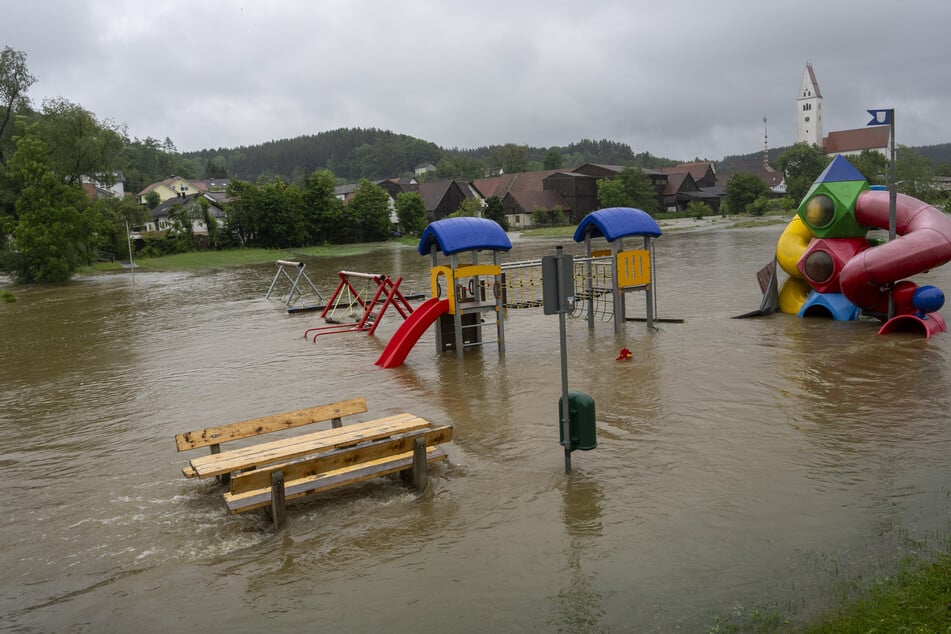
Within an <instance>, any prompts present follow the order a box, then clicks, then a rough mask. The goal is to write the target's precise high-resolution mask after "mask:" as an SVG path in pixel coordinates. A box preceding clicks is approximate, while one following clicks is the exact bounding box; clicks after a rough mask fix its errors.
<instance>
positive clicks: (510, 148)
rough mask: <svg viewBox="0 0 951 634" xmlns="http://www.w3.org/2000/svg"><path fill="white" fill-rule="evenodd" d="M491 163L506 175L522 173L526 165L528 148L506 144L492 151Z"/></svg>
mask: <svg viewBox="0 0 951 634" xmlns="http://www.w3.org/2000/svg"><path fill="white" fill-rule="evenodd" d="M492 163H493V165H494V166H495V167H498V168H500V169H501V170H502V171H503V172H504V173H506V174H517V173H518V172H524V171H525V166H526V165H527V164H528V146H527V145H515V144H514V143H507V144H505V145H503V146H500V147H497V148H494V149H493V150H492Z"/></svg>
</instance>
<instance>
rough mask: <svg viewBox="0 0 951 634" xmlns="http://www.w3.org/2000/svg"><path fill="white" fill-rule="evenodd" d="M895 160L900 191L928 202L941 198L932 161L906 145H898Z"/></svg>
mask: <svg viewBox="0 0 951 634" xmlns="http://www.w3.org/2000/svg"><path fill="white" fill-rule="evenodd" d="M896 154H897V158H896V160H895V180H896V181H897V183H896V186H897V189H898V191H900V192H901V193H903V194H907V195H909V196H913V197H915V198H917V199H918V200H921V201H924V202H926V203H929V204H931V203H936V202H938V200H939V199H940V198H941V196H940V192H939V190H938V188H937V187H936V186H935V171H934V165H932V164H931V161H929V160H928V159H926V158H925V157H923V156H922V155H920V154H916V153H915V152H913V151H912V150H910V149H909V148H907V147H905V146H904V145H899V146H898V151H897V152H896Z"/></svg>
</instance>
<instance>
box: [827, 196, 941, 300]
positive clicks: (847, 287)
mask: <svg viewBox="0 0 951 634" xmlns="http://www.w3.org/2000/svg"><path fill="white" fill-rule="evenodd" d="M895 212H896V213H895V217H896V227H895V229H896V230H895V233H896V234H897V235H898V236H900V237H899V238H898V239H896V240H893V241H892V242H889V243H887V244H882V245H879V246H877V247H873V248H871V249H866V250H865V251H862V252H861V253H859V254H858V255H857V256H855V257H854V258H852V259H851V260H849V261H848V262H847V263H846V264H845V266H843V267H842V273H841V275H840V276H839V280H840V283H841V285H842V292H843V293H844V294H845V296H846V297H847V298H848V299H849V301H851V302H852V303H853V304H855V305H856V306H858V307H859V308H864V309H869V310H873V311H877V312H885V311H886V310H887V308H888V289H887V285H889V284H891V283H892V282H895V281H898V280H901V279H903V278H906V277H909V276H911V275H916V274H918V273H921V272H923V271H927V270H928V269H932V268H936V267H938V266H941V265H942V264H944V263H946V262H948V261H949V260H951V218H949V217H948V216H947V215H945V214H944V213H942V212H941V211H940V210H938V209H936V208H935V207H932V206H931V205H928V204H926V203H923V202H921V201H920V200H918V199H916V198H912V197H911V196H906V195H904V194H898V196H897V201H896V209H895ZM888 215H889V200H888V192H885V191H864V192H862V193H861V194H859V198H858V200H857V201H856V203H855V219H856V220H858V221H859V222H860V223H861V224H863V225H865V226H870V227H878V228H880V229H887V228H888V223H889V219H888Z"/></svg>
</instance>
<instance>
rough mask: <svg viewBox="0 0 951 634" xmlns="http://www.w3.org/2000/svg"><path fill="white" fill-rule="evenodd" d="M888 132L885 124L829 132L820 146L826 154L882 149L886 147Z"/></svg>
mask: <svg viewBox="0 0 951 634" xmlns="http://www.w3.org/2000/svg"><path fill="white" fill-rule="evenodd" d="M889 134H890V130H889V127H888V126H887V125H881V126H868V127H865V128H856V129H854V130H839V131H838V132H830V133H829V136H827V137H826V138H825V139H824V140H823V142H822V146H823V149H824V150H825V152H826V154H842V153H845V152H861V151H862V150H883V149H884V148H887V147H888V137H889Z"/></svg>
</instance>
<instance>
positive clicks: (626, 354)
mask: <svg viewBox="0 0 951 634" xmlns="http://www.w3.org/2000/svg"><path fill="white" fill-rule="evenodd" d="M633 356H634V355H633V354H631V351H630V350H628V349H627V348H621V351H620V352H619V353H618V355H617V357H615V359H614V360H615V361H627V360H628V359H630V358H631V357H633Z"/></svg>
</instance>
